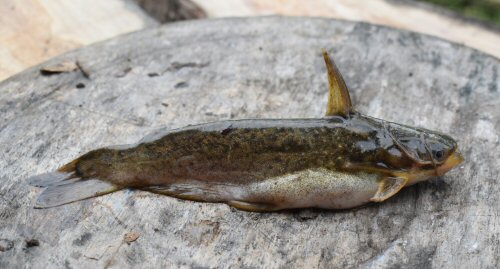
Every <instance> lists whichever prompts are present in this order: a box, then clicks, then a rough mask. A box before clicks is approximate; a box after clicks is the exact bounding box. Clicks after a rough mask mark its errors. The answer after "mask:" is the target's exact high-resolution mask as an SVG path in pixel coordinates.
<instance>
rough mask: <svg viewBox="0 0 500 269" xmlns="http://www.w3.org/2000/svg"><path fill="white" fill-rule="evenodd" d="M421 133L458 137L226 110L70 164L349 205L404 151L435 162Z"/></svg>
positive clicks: (401, 165)
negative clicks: (225, 115) (224, 117)
mask: <svg viewBox="0 0 500 269" xmlns="http://www.w3.org/2000/svg"><path fill="white" fill-rule="evenodd" d="M409 138H416V139H409ZM395 139H398V140H399V144H398V143H395ZM405 139H406V140H405ZM422 139H423V140H422ZM430 141H431V142H430ZM422 143H426V144H429V145H433V144H432V143H434V144H435V145H440V146H443V145H444V148H447V149H449V152H448V151H447V152H445V153H446V155H449V154H450V153H451V152H452V151H453V150H454V148H455V147H456V144H455V142H454V141H453V140H452V139H451V138H448V137H447V136H443V135H441V134H438V133H435V132H432V131H429V130H425V129H417V128H412V127H407V126H404V125H399V124H395V123H390V122H385V121H382V120H379V119H374V118H371V117H367V116H364V115H361V114H357V113H353V114H352V115H349V116H348V117H341V116H332V117H328V118H323V119H255V120H233V121H222V122H214V123H206V124H201V125H195V126H188V127H185V128H181V129H177V130H171V131H159V132H157V133H155V134H152V135H150V136H148V137H146V138H145V139H143V141H141V142H140V143H138V144H136V145H131V146H119V147H113V148H103V149H98V150H95V151H91V152H89V153H87V154H85V155H83V156H82V157H80V158H79V159H77V160H76V161H75V162H72V163H71V164H69V165H70V166H71V167H73V166H74V169H75V174H76V176H78V177H81V178H83V179H86V178H99V179H101V180H104V181H107V182H109V183H112V184H114V185H117V186H121V187H135V188H142V189H147V190H150V191H155V192H159V193H163V194H168V195H172V196H176V197H180V198H186V199H191V200H199V201H209V202H228V203H230V204H231V203H232V204H233V205H235V206H237V207H242V206H241V204H234V203H235V201H236V202H244V203H252V204H259V205H264V208H262V210H278V209H284V208H300V207H322V208H350V207H354V206H359V205H361V204H364V203H367V202H369V200H370V198H371V197H372V196H373V195H374V194H375V192H376V191H377V188H378V182H379V180H380V179H381V178H384V177H387V176H394V175H395V172H402V171H410V170H411V169H414V168H415V162H416V161H415V158H412V157H411V155H408V154H405V152H407V151H410V152H412V154H413V155H414V157H415V156H416V157H417V158H418V160H419V162H420V165H421V167H420V170H422V169H424V170H425V169H427V170H432V169H434V166H432V165H429V164H425V162H426V157H427V155H425V154H427V152H425V149H422ZM403 148H404V149H403ZM419 148H420V149H419ZM419 150H420V151H422V150H423V152H420V151H419ZM445 157H446V156H443V157H442V160H444V159H445ZM442 160H441V161H442ZM427 161H428V160H427ZM422 163H424V164H423V165H422ZM70 169H73V168H70ZM63 170H64V167H63ZM251 209H253V210H255V208H251Z"/></svg>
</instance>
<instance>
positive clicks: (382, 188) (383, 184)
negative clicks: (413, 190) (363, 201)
mask: <svg viewBox="0 0 500 269" xmlns="http://www.w3.org/2000/svg"><path fill="white" fill-rule="evenodd" d="M407 182H408V180H407V179H406V178H402V177H385V178H383V179H382V180H381V181H380V182H379V185H378V190H377V193H375V195H374V196H373V197H372V198H371V199H370V201H372V202H383V201H385V200H387V199H389V198H390V197H392V196H393V195H394V194H396V193H398V192H399V191H400V190H401V189H402V188H403V187H404V186H405V185H406V183H407Z"/></svg>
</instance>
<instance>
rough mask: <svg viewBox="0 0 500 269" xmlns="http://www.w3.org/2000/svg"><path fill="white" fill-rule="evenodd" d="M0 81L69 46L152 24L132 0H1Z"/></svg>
mask: <svg viewBox="0 0 500 269" xmlns="http://www.w3.org/2000/svg"><path fill="white" fill-rule="evenodd" d="M0 14H1V15H0V81H1V80H3V79H5V78H7V77H8V76H10V75H13V74H15V73H17V72H20V71H22V70H24V69H26V68H28V67H30V66H33V65H35V64H39V63H40V62H42V61H45V60H47V59H50V58H51V57H54V56H57V55H60V54H62V53H65V52H67V51H70V50H72V49H76V48H79V47H81V46H85V45H88V44H91V43H95V42H98V41H102V40H104V39H108V38H111V37H115V36H117V35H120V34H123V33H128V32H132V31H136V30H139V29H143V28H145V27H148V26H153V25H156V24H157V23H156V22H155V21H154V19H152V18H150V17H149V16H148V15H147V14H146V13H145V12H144V11H143V10H142V9H141V8H139V7H138V6H137V5H136V4H135V3H133V2H132V1H131V0H106V1H99V0H71V1H66V0H27V1H17V0H0Z"/></svg>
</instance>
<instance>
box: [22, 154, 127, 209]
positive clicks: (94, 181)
mask: <svg viewBox="0 0 500 269" xmlns="http://www.w3.org/2000/svg"><path fill="white" fill-rule="evenodd" d="M75 168H76V160H75V161H73V162H71V163H69V164H67V165H65V166H63V167H61V168H59V169H58V170H57V171H54V172H51V173H45V174H41V175H37V176H34V177H31V178H29V179H28V182H29V184H30V185H32V186H36V187H47V188H46V189H45V190H43V192H42V193H41V194H40V196H39V197H38V200H37V201H36V204H35V206H34V207H35V208H49V207H54V206H60V205H64V204H68V203H71V202H76V201H80V200H84V199H88V198H92V197H97V196H101V195H104V194H108V193H111V192H114V191H117V190H120V189H122V187H118V186H116V185H113V184H111V183H108V182H106V181H102V180H100V179H98V178H90V179H82V178H80V177H78V176H77V175H76V173H75Z"/></svg>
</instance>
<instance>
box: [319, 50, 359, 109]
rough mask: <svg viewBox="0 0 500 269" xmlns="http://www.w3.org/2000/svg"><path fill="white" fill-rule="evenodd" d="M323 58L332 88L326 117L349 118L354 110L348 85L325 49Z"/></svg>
mask: <svg viewBox="0 0 500 269" xmlns="http://www.w3.org/2000/svg"><path fill="white" fill-rule="evenodd" d="M323 58H324V59H325V64H326V69H327V71H328V82H329V87H330V92H329V94H328V105H327V108H326V116H343V117H348V116H349V114H351V113H352V112H354V110H353V108H352V103H351V97H350V95H349V90H348V89H347V85H346V84H345V81H344V78H342V75H341V74H340V72H339V70H338V68H337V66H336V65H335V62H334V61H333V60H332V59H331V58H330V56H329V55H328V52H327V51H326V50H325V49H323Z"/></svg>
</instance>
